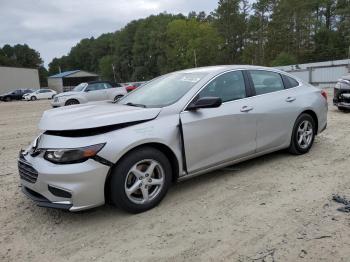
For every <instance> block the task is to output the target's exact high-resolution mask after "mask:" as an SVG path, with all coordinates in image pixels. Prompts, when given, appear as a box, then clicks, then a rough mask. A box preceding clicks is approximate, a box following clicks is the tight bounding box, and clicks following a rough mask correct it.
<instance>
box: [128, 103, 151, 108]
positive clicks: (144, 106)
mask: <svg viewBox="0 0 350 262" xmlns="http://www.w3.org/2000/svg"><path fill="white" fill-rule="evenodd" d="M124 105H127V106H136V107H143V108H146V107H147V106H146V105H143V104H134V103H131V102H129V103H126V104H124Z"/></svg>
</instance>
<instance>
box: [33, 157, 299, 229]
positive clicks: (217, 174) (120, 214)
mask: <svg viewBox="0 0 350 262" xmlns="http://www.w3.org/2000/svg"><path fill="white" fill-rule="evenodd" d="M288 157H291V158H293V157H294V156H291V155H290V154H289V153H287V152H285V151H278V152H274V153H270V154H267V155H264V156H260V157H257V158H254V159H251V160H247V161H244V162H242V163H239V164H235V165H232V166H229V167H226V168H222V169H219V170H215V171H212V172H209V173H207V174H203V175H199V176H196V177H193V178H190V179H188V180H184V181H181V182H177V183H174V184H173V186H172V187H171V188H170V190H169V192H168V195H167V196H166V197H165V199H164V200H163V201H162V203H161V204H160V205H159V206H158V207H156V208H154V209H152V210H149V211H147V212H145V213H141V214H129V213H127V212H125V211H123V210H121V209H119V208H117V207H115V206H113V205H112V204H105V205H103V206H100V207H96V208H93V209H89V210H84V211H78V212H69V211H64V210H56V209H46V208H40V207H35V209H40V211H38V212H33V215H34V216H42V215H45V216H47V219H48V220H54V221H60V223H61V222H62V223H64V222H65V221H66V222H67V223H68V221H70V223H71V222H77V223H81V222H83V221H91V220H93V221H94V223H96V222H97V223H99V222H100V223H105V222H106V221H108V220H110V221H116V220H118V219H121V220H124V219H127V218H129V217H130V216H140V217H142V216H146V217H148V216H152V213H156V214H161V213H162V211H161V210H162V208H166V206H167V205H171V203H170V202H169V201H176V199H178V200H179V202H181V200H180V199H181V198H182V197H181V195H182V194H191V192H192V191H193V190H196V188H205V187H208V186H214V184H213V181H214V180H215V182H216V185H217V183H219V184H220V183H222V184H223V185H224V184H225V182H226V181H227V179H234V177H235V176H237V175H244V176H249V175H250V174H252V173H253V172H250V170H251V169H254V168H255V167H256V166H262V165H269V162H270V161H271V160H274V161H278V160H282V159H286V158H288ZM262 175H263V174H262ZM218 180H219V181H218ZM167 199H168V200H167ZM35 211H37V210H35ZM145 214H147V215H145ZM55 223H56V222H55ZM60 223H56V224H57V225H58V224H60ZM95 226H97V225H95Z"/></svg>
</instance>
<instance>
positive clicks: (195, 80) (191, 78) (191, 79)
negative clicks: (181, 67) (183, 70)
mask: <svg viewBox="0 0 350 262" xmlns="http://www.w3.org/2000/svg"><path fill="white" fill-rule="evenodd" d="M199 80H200V78H199V77H193V76H192V77H191V76H184V77H182V78H181V79H180V81H185V82H191V83H197V82H198V81H199Z"/></svg>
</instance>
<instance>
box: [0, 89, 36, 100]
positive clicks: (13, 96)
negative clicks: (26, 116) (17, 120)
mask: <svg viewBox="0 0 350 262" xmlns="http://www.w3.org/2000/svg"><path fill="white" fill-rule="evenodd" d="M32 92H34V90H32V89H18V90H14V91H10V92H8V93H5V94H2V95H0V101H5V102H9V101H11V100H22V97H23V95H24V94H28V93H32Z"/></svg>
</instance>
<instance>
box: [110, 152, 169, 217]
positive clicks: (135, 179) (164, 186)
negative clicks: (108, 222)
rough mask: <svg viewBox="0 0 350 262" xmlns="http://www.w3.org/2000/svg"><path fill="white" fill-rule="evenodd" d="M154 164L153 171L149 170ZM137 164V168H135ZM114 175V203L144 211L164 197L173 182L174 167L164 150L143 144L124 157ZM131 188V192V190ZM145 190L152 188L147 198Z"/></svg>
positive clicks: (122, 207) (111, 188) (127, 209)
mask: <svg viewBox="0 0 350 262" xmlns="http://www.w3.org/2000/svg"><path fill="white" fill-rule="evenodd" d="M151 166H153V171H151V172H149V171H148V172H147V170H148V168H150V167H151ZM134 168H135V169H136V171H137V172H136V171H134V172H132V171H131V170H132V169H133V170H135V169H134ZM111 176H112V177H111V179H110V185H109V186H110V197H111V201H112V203H113V204H114V205H116V206H118V207H120V208H121V209H123V210H125V211H127V212H130V213H140V212H144V211H146V210H149V209H151V208H153V207H155V206H157V205H158V204H159V203H160V201H161V200H162V199H163V198H164V196H165V195H166V193H167V191H168V188H169V186H170V184H171V177H172V169H171V165H170V162H169V160H168V158H167V157H166V156H165V155H164V154H163V153H162V152H161V151H159V150H157V149H155V148H152V147H142V148H139V149H137V150H134V151H132V152H130V153H128V154H127V155H126V156H125V157H123V158H122V160H121V161H120V162H118V165H116V166H115V168H114V169H113V170H112V172H111ZM133 188H134V190H133ZM127 191H129V192H130V193H129V194H127ZM145 191H147V192H148V193H147V194H146V195H148V196H149V199H148V200H145V199H146V198H145V193H144V192H145ZM142 200H143V201H145V202H142Z"/></svg>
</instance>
